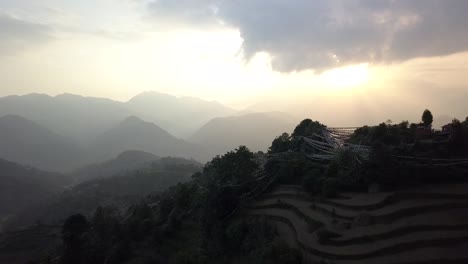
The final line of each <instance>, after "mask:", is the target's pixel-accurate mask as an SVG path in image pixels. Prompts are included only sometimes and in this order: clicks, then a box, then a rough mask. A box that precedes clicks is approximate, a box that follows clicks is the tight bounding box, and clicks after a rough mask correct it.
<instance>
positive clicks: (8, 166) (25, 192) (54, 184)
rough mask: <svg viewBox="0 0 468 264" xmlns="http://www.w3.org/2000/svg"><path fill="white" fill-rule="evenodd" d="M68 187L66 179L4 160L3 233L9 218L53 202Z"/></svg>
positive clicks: (0, 189) (0, 170)
mask: <svg viewBox="0 0 468 264" xmlns="http://www.w3.org/2000/svg"><path fill="white" fill-rule="evenodd" d="M67 184H70V181H69V179H68V178H66V177H64V176H63V175H60V174H57V173H49V172H43V171H40V170H37V169H34V168H31V167H27V166H22V165H19V164H16V163H13V162H9V161H6V160H2V159H0V232H1V230H2V224H3V222H4V221H5V220H7V218H9V217H12V216H13V215H15V214H17V213H19V212H20V211H22V210H24V209H26V208H28V207H32V206H34V205H38V204H40V203H41V202H43V201H45V200H47V199H49V198H50V197H52V196H53V195H55V194H57V193H59V192H60V191H61V190H62V189H63V187H64V186H65V185H67Z"/></svg>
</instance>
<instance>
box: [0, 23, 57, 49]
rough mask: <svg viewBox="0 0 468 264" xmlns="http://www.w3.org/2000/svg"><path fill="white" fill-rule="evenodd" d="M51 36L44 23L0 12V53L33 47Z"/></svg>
mask: <svg viewBox="0 0 468 264" xmlns="http://www.w3.org/2000/svg"><path fill="white" fill-rule="evenodd" d="M51 38H52V36H51V29H50V28H49V27H48V26H46V25H42V24H35V23H31V22H28V21H24V20H21V19H18V18H16V17H12V16H8V15H2V14H0V40H1V41H0V55H1V54H11V53H13V52H16V51H18V50H22V49H24V48H27V47H34V46H37V45H39V44H42V43H44V42H46V41H48V40H50V39H51Z"/></svg>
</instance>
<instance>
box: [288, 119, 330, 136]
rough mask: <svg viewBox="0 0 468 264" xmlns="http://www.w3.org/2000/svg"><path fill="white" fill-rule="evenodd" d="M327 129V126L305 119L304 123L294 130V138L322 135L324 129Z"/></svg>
mask: <svg viewBox="0 0 468 264" xmlns="http://www.w3.org/2000/svg"><path fill="white" fill-rule="evenodd" d="M324 128H326V126H324V125H322V124H320V123H319V122H317V121H312V120H310V119H304V120H302V122H301V123H300V124H299V125H298V126H297V127H296V128H295V129H294V132H293V134H292V136H293V137H298V136H303V137H307V136H312V135H313V134H320V132H321V131H322V129H324Z"/></svg>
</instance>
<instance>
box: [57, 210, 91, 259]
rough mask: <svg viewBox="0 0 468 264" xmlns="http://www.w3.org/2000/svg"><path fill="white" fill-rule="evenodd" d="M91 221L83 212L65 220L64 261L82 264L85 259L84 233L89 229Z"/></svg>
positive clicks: (63, 230) (63, 231)
mask: <svg viewBox="0 0 468 264" xmlns="http://www.w3.org/2000/svg"><path fill="white" fill-rule="evenodd" d="M89 226H90V224H89V222H88V220H87V219H86V217H85V216H84V215H82V214H76V215H72V216H70V217H68V218H67V220H65V223H64V224H63V227H62V240H63V244H64V247H65V248H64V254H63V258H62V260H63V263H67V264H80V263H83V259H84V254H83V251H84V244H85V242H86V238H85V236H84V234H85V233H86V232H87V231H88V230H89Z"/></svg>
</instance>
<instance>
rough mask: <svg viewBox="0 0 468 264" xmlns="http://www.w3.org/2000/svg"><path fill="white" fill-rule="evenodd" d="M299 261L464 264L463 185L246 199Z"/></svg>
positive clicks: (292, 190)
mask: <svg viewBox="0 0 468 264" xmlns="http://www.w3.org/2000/svg"><path fill="white" fill-rule="evenodd" d="M246 211H247V214H250V215H255V216H259V217H266V218H267V219H269V220H270V221H271V222H272V223H274V224H275V225H276V226H277V228H278V233H279V234H280V236H282V237H283V238H284V240H285V241H286V242H288V244H290V246H292V247H295V248H298V249H300V250H301V252H302V253H303V255H304V263H335V264H358V263H359V264H367V263H376V264H455V263H456V264H458V263H460V264H462V263H463V264H466V263H468V184H465V183H463V184H446V185H437V186H435V185H433V186H424V187H421V188H418V189H410V190H405V191H398V192H387V193H346V194H344V195H343V197H340V198H339V199H318V198H314V197H311V196H309V195H308V194H307V193H305V192H303V191H302V189H301V187H300V186H294V185H292V186H291V185H288V186H285V185H283V186H278V187H277V188H276V189H275V190H273V191H271V192H269V193H266V194H264V195H263V196H261V197H259V198H258V199H256V200H255V201H252V202H251V203H250V204H249V205H248V206H247V208H246Z"/></svg>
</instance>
